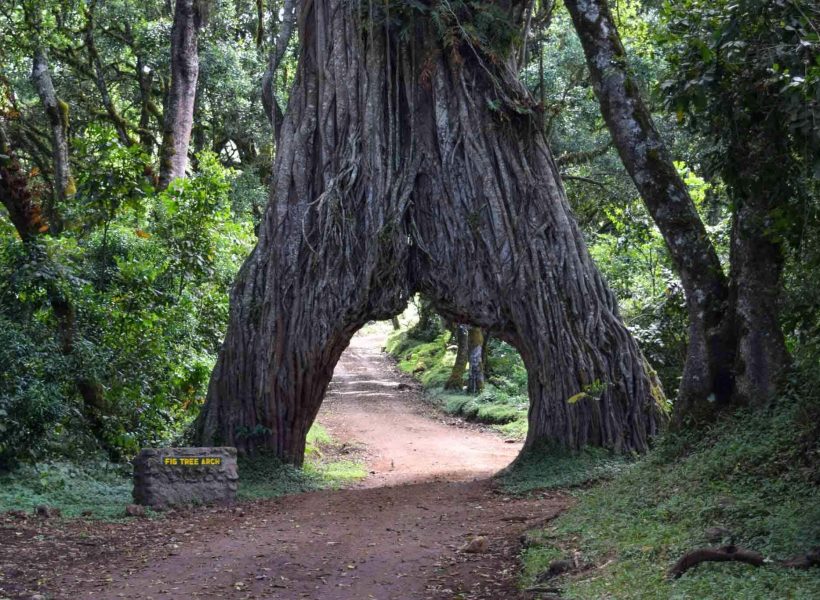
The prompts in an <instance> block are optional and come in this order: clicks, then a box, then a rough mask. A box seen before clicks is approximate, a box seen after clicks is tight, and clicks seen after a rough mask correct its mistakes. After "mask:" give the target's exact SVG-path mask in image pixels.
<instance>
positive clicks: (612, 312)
mask: <svg viewBox="0 0 820 600" xmlns="http://www.w3.org/2000/svg"><path fill="white" fill-rule="evenodd" d="M486 4H487V6H486V7H482V10H481V13H482V16H481V18H480V19H477V17H476V14H477V13H474V12H473V8H470V7H472V6H475V3H471V4H470V5H469V6H468V5H467V4H465V3H463V2H460V1H457V0H449V1H448V2H444V1H442V2H441V3H439V2H437V1H436V0H432V1H431V2H430V3H429V4H427V5H421V4H419V3H413V4H412V6H411V5H410V4H409V3H404V2H400V1H398V0H393V1H392V2H389V3H388V4H384V3H379V4H378V6H376V4H374V3H369V2H366V1H362V2H356V1H353V2H351V1H350V0H313V1H312V2H305V3H302V8H301V14H300V19H299V23H300V43H301V48H300V51H301V52H300V62H299V66H298V71H297V77H296V83H295V84H294V88H293V90H292V93H291V97H290V103H289V106H288V111H287V115H286V118H285V121H284V123H283V126H282V131H281V136H280V140H279V149H278V152H277V157H276V163H275V166H274V175H275V179H274V184H273V187H272V190H271V198H270V202H269V205H268V207H267V210H266V213H265V218H264V221H263V223H262V224H261V226H260V230H259V242H258V244H257V246H256V248H255V249H254V251H253V253H252V254H251V256H250V257H249V258H248V260H247V262H246V263H245V265H244V266H243V268H242V270H241V271H240V273H239V276H238V279H237V281H236V284H235V287H234V290H233V293H232V297H231V317H230V324H229V327H228V332H227V336H226V339H225V343H224V346H223V348H222V350H221V352H220V355H219V359H218V362H217V365H216V368H215V369H214V372H213V375H212V377H211V383H210V387H209V390H208V398H207V401H206V404H205V406H204V407H203V411H202V413H201V415H200V418H199V420H198V421H197V424H196V432H197V436H198V438H199V442H200V443H202V444H205V445H211V444H230V445H235V446H237V447H238V448H239V449H240V450H242V451H254V450H259V449H267V450H270V451H273V452H274V453H275V454H276V455H277V456H279V457H280V458H282V459H283V460H285V461H287V462H292V463H296V464H301V462H302V458H303V453H304V446H305V436H306V434H307V431H308V429H309V428H310V425H311V423H312V422H313V420H314V418H315V417H316V414H317V412H318V410H319V406H320V404H321V402H322V399H323V397H324V394H325V390H326V388H327V385H328V383H329V381H330V378H331V375H332V372H333V367H334V365H335V364H336V361H337V360H338V359H339V356H340V355H341V353H342V351H343V350H344V348H345V347H346V346H347V344H348V342H349V340H350V338H351V336H352V335H353V333H354V332H355V331H356V330H357V329H359V328H360V327H361V326H362V325H364V324H365V323H366V322H367V321H369V320H372V319H384V318H388V317H390V316H392V315H395V314H397V313H398V312H400V311H401V310H402V309H403V308H404V306H405V305H406V303H407V299H408V298H409V297H410V295H411V294H413V293H415V292H417V291H418V292H422V293H424V294H425V295H426V296H427V297H429V298H431V299H432V300H433V302H434V304H435V307H436V309H437V310H438V311H439V312H440V313H442V314H443V315H445V316H447V317H448V318H451V319H455V320H460V321H466V322H471V323H474V324H476V325H480V326H482V327H485V328H488V329H491V330H493V331H494V332H496V334H497V335H498V336H499V337H501V338H502V339H505V340H507V341H508V342H510V343H511V344H513V345H514V346H515V347H516V348H517V349H518V350H519V352H520V353H521V356H522V358H523V359H524V362H525V364H526V366H527V370H528V373H529V396H530V411H529V433H528V436H527V441H526V444H525V448H529V447H532V446H533V445H534V444H536V443H537V442H539V441H542V440H545V441H551V442H554V443H558V444H561V445H564V446H567V447H571V448H579V447H581V446H583V445H585V444H592V445H598V446H604V447H609V448H613V449H615V450H618V451H633V450H634V451H642V450H645V449H646V448H647V440H648V438H649V437H651V436H652V435H653V434H655V433H656V432H657V430H658V427H659V424H660V423H661V422H662V421H663V413H662V411H661V409H660V406H659V402H660V401H661V399H662V393H661V392H660V389H659V387H658V386H657V384H654V383H653V382H652V379H651V378H650V376H649V375H648V374H647V367H646V365H645V362H644V360H643V358H642V356H641V353H640V351H639V350H638V348H637V346H636V344H635V341H634V340H633V339H632V337H631V336H630V335H629V333H628V332H627V330H626V328H625V327H624V325H623V323H622V322H621V319H620V317H619V315H618V310H617V306H616V301H615V299H614V297H613V295H612V293H611V292H610V291H609V289H608V288H607V286H606V284H605V283H604V281H603V279H602V278H601V276H600V274H599V273H598V271H597V269H596V268H595V266H594V264H593V262H592V260H591V259H590V257H589V254H588V252H587V249H586V246H585V244H584V242H583V239H582V237H581V234H580V232H579V230H578V227H577V225H576V223H575V221H574V219H573V218H572V216H571V214H570V210H569V207H568V205H567V201H566V197H565V194H564V191H563V188H562V186H561V182H560V179H559V175H558V172H557V170H556V167H555V163H554V161H553V159H552V156H551V154H550V151H549V149H548V147H547V144H546V141H545V139H544V136H543V135H542V133H541V128H540V127H539V125H538V119H539V115H538V110H539V107H537V106H536V105H535V103H534V102H533V100H532V99H531V98H530V96H529V94H528V93H527V92H526V90H525V89H524V88H523V86H522V85H521V84H520V83H519V82H518V80H517V76H516V74H515V69H514V67H513V62H514V57H513V55H514V41H515V40H516V39H518V36H517V35H515V30H516V28H519V27H520V24H521V22H522V20H523V13H524V9H525V2H523V1H521V0H509V1H507V2H487V3H486ZM391 11H392V12H391ZM467 25H469V26H470V27H471V28H472V29H469V28H468V27H467ZM480 27H484V28H485V29H486V31H484V32H482V31H481V30H480V29H479V28H480ZM470 31H476V32H478V33H477V34H472V33H470ZM479 34H480V35H479ZM477 39H486V40H491V41H492V45H490V44H489V43H486V44H483V45H482V44H481V43H479V42H478V41H476V40H477Z"/></svg>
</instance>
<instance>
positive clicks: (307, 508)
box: [0, 335, 569, 600]
mask: <svg viewBox="0 0 820 600" xmlns="http://www.w3.org/2000/svg"><path fill="white" fill-rule="evenodd" d="M382 342H383V336H382V337H379V336H377V335H360V336H357V337H356V338H354V341H353V343H352V344H351V346H350V348H348V350H347V351H346V352H345V354H344V355H343V357H342V360H341V361H340V363H339V364H338V365H337V368H336V371H335V374H334V380H333V383H332V384H331V389H330V391H329V394H328V397H327V399H326V401H325V404H324V406H323V408H322V411H321V412H320V414H319V417H318V420H319V422H320V423H321V424H323V425H324V426H325V427H326V428H327V429H328V430H329V431H330V432H331V433H332V435H333V437H334V438H336V439H337V440H339V441H342V442H343V445H342V447H341V449H340V450H339V451H340V453H342V454H349V455H352V456H355V457H357V458H360V459H363V460H364V461H365V462H366V464H367V467H368V470H369V471H370V475H369V476H368V477H367V478H366V479H364V480H363V481H362V482H360V483H359V484H357V485H356V486H355V487H353V488H350V489H344V490H335V491H331V490H326V491H320V492H310V493H305V494H298V495H292V496H286V497H283V498H278V499H274V500H261V501H255V502H243V503H241V504H239V505H237V506H234V507H210V508H198V509H192V510H189V511H180V510H177V511H171V512H169V513H167V514H166V515H165V516H164V517H163V518H161V519H145V518H136V519H129V520H125V521H120V522H110V523H105V522H100V521H91V520H84V519H72V520H62V519H42V518H37V517H34V516H31V515H29V516H27V517H26V518H23V517H22V515H17V516H15V515H11V514H9V515H4V516H0V600H2V598H4V597H8V598H32V597H35V598H36V597H37V596H35V595H36V594H40V595H41V597H43V598H72V599H73V598H93V599H108V598H111V599H119V598H133V599H137V598H139V599H142V600H152V599H156V600H159V599H176V598H179V599H188V598H208V599H210V598H230V599H245V598H248V599H250V598H258V599H262V598H264V599H271V600H275V599H276V600H291V599H293V600H296V599H302V598H307V599H311V600H371V599H372V600H394V599H395V600H411V599H444V598H454V599H455V598H458V599H464V600H468V599H481V600H507V599H511V600H512V599H518V598H531V597H532V595H531V594H528V593H527V592H522V591H519V590H518V587H517V585H516V584H517V580H518V559H517V557H518V554H519V553H520V550H521V545H520V541H519V539H520V536H521V535H522V534H523V532H524V531H526V530H528V529H531V528H533V527H537V526H539V525H543V524H544V523H546V522H547V521H549V520H550V519H552V518H554V517H555V516H557V515H558V514H559V513H560V512H561V511H562V510H564V509H565V508H566V507H567V506H568V503H569V499H568V497H566V496H565V495H562V494H560V493H557V492H541V493H538V494H535V495H531V496H528V497H516V496H510V495H508V494H506V493H505V492H504V491H503V489H501V488H499V487H498V486H497V484H496V483H495V482H494V480H493V479H491V475H492V474H494V473H495V472H497V471H498V470H499V469H502V468H503V467H505V466H506V465H507V464H509V462H510V461H511V460H512V459H514V458H515V456H516V454H517V452H518V450H519V444H518V443H509V441H510V440H504V439H503V438H502V437H500V436H499V435H497V434H496V433H495V432H492V431H489V430H487V429H483V428H480V427H476V426H471V425H467V424H465V423H462V422H460V421H459V420H457V419H452V418H446V417H443V416H442V415H441V414H440V413H438V412H436V411H435V410H434V409H432V408H431V407H430V406H428V405H426V404H425V403H424V402H423V400H422V398H421V393H420V391H419V390H418V387H417V386H416V384H415V383H413V382H412V380H410V379H408V378H406V377H405V376H403V375H402V374H401V373H400V372H399V371H398V370H397V369H396V368H395V366H394V365H393V364H392V362H391V361H390V360H389V359H388V358H387V357H385V356H384V355H383V354H382V353H381V352H380V345H381V343H382ZM479 537H480V538H484V540H477V539H476V538H479ZM468 547H469V549H471V550H473V549H477V550H479V551H478V552H467V551H465V550H466V549H468Z"/></svg>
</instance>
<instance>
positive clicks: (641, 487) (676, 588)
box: [503, 401, 820, 600]
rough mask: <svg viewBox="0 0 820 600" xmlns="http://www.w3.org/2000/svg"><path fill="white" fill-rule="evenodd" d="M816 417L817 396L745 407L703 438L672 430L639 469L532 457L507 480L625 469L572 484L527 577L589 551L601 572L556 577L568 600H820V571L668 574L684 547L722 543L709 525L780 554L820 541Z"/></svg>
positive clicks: (721, 566)
mask: <svg viewBox="0 0 820 600" xmlns="http://www.w3.org/2000/svg"><path fill="white" fill-rule="evenodd" d="M818 422H820V409H818V406H817V403H813V404H812V403H810V402H807V401H803V402H801V401H794V402H791V403H789V404H785V405H783V406H780V407H778V408H776V409H770V410H765V411H757V412H755V411H751V410H745V411H741V412H739V413H737V414H736V415H735V416H733V417H731V418H728V419H726V420H724V421H722V422H720V423H718V424H717V425H715V426H714V427H713V428H712V429H711V430H709V431H707V432H704V433H701V434H688V435H686V436H681V435H676V436H673V435H667V436H666V437H665V438H664V439H663V440H662V441H661V443H660V444H659V447H657V448H656V449H655V450H654V451H652V452H651V453H650V454H649V455H648V456H646V457H645V458H643V459H641V460H640V461H638V462H636V463H634V464H633V465H631V466H626V465H621V466H619V467H618V466H614V467H613V466H612V465H610V466H609V467H607V466H601V467H592V468H590V464H589V463H590V460H592V459H594V456H593V457H592V458H590V455H583V454H582V455H580V456H579V457H578V458H577V459H573V458H572V457H571V456H569V457H566V458H564V459H562V458H560V457H559V458H557V459H549V460H542V461H533V462H532V463H529V464H528V463H527V462H526V461H524V462H522V463H521V464H520V465H518V466H517V467H516V469H515V470H514V471H513V472H512V473H511V474H509V475H507V476H506V477H505V478H504V480H503V481H504V484H505V485H507V486H508V487H509V488H510V489H511V490H513V491H522V490H527V489H532V488H536V487H553V486H564V485H568V484H572V483H573V480H577V479H578V477H577V474H579V473H580V474H588V475H591V474H594V472H595V471H600V470H602V471H603V472H607V471H609V472H610V474H616V475H617V476H616V477H614V478H610V479H608V480H606V481H604V482H600V483H598V484H597V485H594V486H591V487H588V488H584V489H576V490H574V491H573V492H572V493H574V494H575V496H576V497H577V500H578V502H577V504H576V505H575V506H574V507H573V508H572V509H570V510H569V511H567V512H566V513H564V514H563V515H562V516H560V517H559V518H558V519H556V520H555V521H554V522H552V524H551V525H550V527H548V528H547V529H544V530H541V531H537V532H533V533H532V538H533V539H534V540H537V541H538V543H536V544H535V545H533V546H531V547H529V548H528V549H526V550H525V551H524V553H523V557H522V558H523V564H524V574H523V581H522V583H523V584H524V585H525V586H530V585H533V583H534V582H535V580H536V578H537V576H538V575H539V574H540V573H543V572H544V571H545V570H546V569H547V567H548V565H549V563H550V562H551V561H552V560H555V559H565V558H570V557H572V556H573V554H574V553H576V552H579V553H580V557H581V562H582V563H584V564H588V565H592V566H593V568H590V569H588V570H585V571H581V572H580V573H576V574H569V575H565V576H562V577H559V578H556V579H552V580H549V583H548V585H549V587H559V588H561V590H562V597H564V598H578V599H584V600H589V599H596V598H617V599H619V600H620V599H632V598H636V599H637V598H641V599H659V600H660V599H664V600H666V599H669V598H680V599H699V600H700V599H703V600H706V599H715V600H718V599H721V600H722V599H726V598H742V599H744V600H746V599H748V600H756V599H759V600H769V599H780V598H794V599H806V600H808V599H809V598H818V597H820V571H818V569H814V570H810V571H798V570H789V569H784V568H782V567H778V566H775V565H773V564H767V565H766V566H764V567H761V568H757V569H756V568H754V567H751V566H749V565H745V564H740V563H704V564H701V565H699V566H697V567H695V568H693V569H692V570H691V571H689V572H687V573H686V574H685V575H684V576H683V577H681V578H680V579H678V580H674V581H670V580H667V578H666V572H667V570H668V568H669V567H670V566H671V565H672V564H674V562H675V561H676V560H677V559H678V558H680V556H682V555H683V554H684V553H686V552H687V551H689V550H692V549H695V548H699V547H704V546H711V545H714V543H710V542H709V541H708V540H707V539H706V536H705V531H706V530H707V529H709V528H714V527H720V528H724V529H725V530H726V531H728V532H731V533H730V534H728V535H727V536H726V539H725V540H724V542H725V543H730V542H734V543H735V544H737V545H740V546H744V547H746V548H749V549H752V550H756V551H758V552H761V553H762V554H763V555H764V556H766V557H768V558H772V559H784V558H788V557H791V556H793V555H796V554H800V553H804V552H806V551H808V550H809V549H810V548H812V547H814V546H818V545H820V487H819V486H818V484H820V475H819V474H818V469H817V466H818V456H820V450H819V449H818V436H817V427H818V426H817V424H818ZM599 458H600V457H599ZM579 461H580V462H579ZM592 462H593V463H594V460H592ZM603 464H604V465H606V462H605V463H603ZM573 473H575V474H576V475H573ZM591 476H592V477H593V478H594V475H591ZM718 543H720V542H718Z"/></svg>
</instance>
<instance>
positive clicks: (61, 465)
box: [0, 461, 133, 519]
mask: <svg viewBox="0 0 820 600" xmlns="http://www.w3.org/2000/svg"><path fill="white" fill-rule="evenodd" d="M131 502H133V500H132V499H131V477H130V468H129V467H123V466H120V465H112V464H110V463H107V462H103V461H100V462H98V463H89V464H86V465H82V466H80V465H75V464H72V463H69V462H49V463H39V464H38V465H37V466H33V465H22V466H21V467H20V468H18V469H17V470H15V471H13V472H12V473H6V474H4V475H2V476H0V512H5V511H8V510H12V509H14V510H25V511H26V512H32V511H33V510H34V508H35V507H37V506H39V505H41V504H45V505H47V506H51V507H57V508H59V509H60V510H61V511H62V514H63V516H64V517H77V516H80V515H81V514H82V513H83V511H86V510H91V511H93V516H94V517H96V518H105V519H111V518H116V517H121V516H123V511H124V509H125V505H126V504H130V503H131Z"/></svg>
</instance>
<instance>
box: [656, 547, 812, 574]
mask: <svg viewBox="0 0 820 600" xmlns="http://www.w3.org/2000/svg"><path fill="white" fill-rule="evenodd" d="M727 561H736V562H743V563H746V564H749V565H753V566H755V567H760V566H762V565H763V564H764V563H765V562H766V561H765V559H764V558H763V555H762V554H760V553H759V552H755V551H754V550H748V549H746V548H741V547H738V546H722V547H720V548H699V549H697V550H692V551H691V552H687V553H686V554H684V555H683V556H682V557H681V558H680V560H678V562H676V563H675V564H674V566H673V567H672V568H671V569H669V577H670V578H671V579H677V578H678V577H680V576H681V575H683V574H684V573H686V571H688V570H689V569H691V568H692V567H694V566H696V565H699V564H700V563H702V562H727ZM776 564H779V565H781V566H783V567H787V568H793V569H808V568H810V567H816V566H820V548H814V549H812V550H811V551H809V552H808V553H807V554H804V555H801V556H796V557H794V558H790V559H788V560H783V561H777V563H776Z"/></svg>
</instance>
